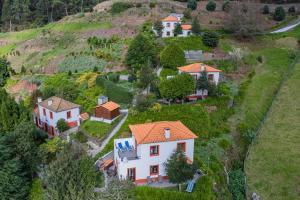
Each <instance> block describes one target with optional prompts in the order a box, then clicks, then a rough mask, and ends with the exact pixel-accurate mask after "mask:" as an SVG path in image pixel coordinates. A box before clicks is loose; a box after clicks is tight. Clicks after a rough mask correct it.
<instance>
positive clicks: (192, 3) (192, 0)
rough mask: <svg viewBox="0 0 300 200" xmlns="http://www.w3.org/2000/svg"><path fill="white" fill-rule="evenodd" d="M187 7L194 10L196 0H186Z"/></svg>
mask: <svg viewBox="0 0 300 200" xmlns="http://www.w3.org/2000/svg"><path fill="white" fill-rule="evenodd" d="M187 8H189V9H191V10H196V9H197V1H196V0H188V3H187Z"/></svg>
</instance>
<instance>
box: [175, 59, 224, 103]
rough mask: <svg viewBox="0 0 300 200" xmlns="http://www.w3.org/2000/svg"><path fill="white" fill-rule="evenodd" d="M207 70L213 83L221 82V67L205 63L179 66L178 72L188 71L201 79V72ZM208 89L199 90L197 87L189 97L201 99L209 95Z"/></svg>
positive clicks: (209, 79) (208, 76)
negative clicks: (217, 67)
mask: <svg viewBox="0 0 300 200" xmlns="http://www.w3.org/2000/svg"><path fill="white" fill-rule="evenodd" d="M203 71H206V72H207V79H208V81H210V82H211V83H214V84H215V85H218V84H219V79H220V73H221V72H222V71H221V70H219V69H216V68H213V67H210V66H208V65H206V64H203V63H193V64H190V65H186V66H182V67H178V72H179V74H181V73H188V74H190V75H192V76H194V77H195V79H196V80H198V79H199V77H200V76H201V72H203ZM207 95H208V91H207V90H203V91H202V90H198V89H196V91H195V93H194V94H191V95H189V96H188V99H190V100H193V99H200V98H202V97H204V98H205V97H207Z"/></svg>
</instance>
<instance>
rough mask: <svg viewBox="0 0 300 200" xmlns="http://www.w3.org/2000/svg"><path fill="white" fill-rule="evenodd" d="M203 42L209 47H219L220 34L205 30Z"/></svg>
mask: <svg viewBox="0 0 300 200" xmlns="http://www.w3.org/2000/svg"><path fill="white" fill-rule="evenodd" d="M202 42H203V44H205V45H206V46H209V47H217V46H218V44H219V35H218V33H216V32H205V33H204V34H203V37H202Z"/></svg>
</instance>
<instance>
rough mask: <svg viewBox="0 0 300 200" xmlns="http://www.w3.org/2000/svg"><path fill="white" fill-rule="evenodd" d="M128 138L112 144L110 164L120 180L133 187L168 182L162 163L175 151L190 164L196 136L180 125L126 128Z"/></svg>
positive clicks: (142, 125)
mask: <svg viewBox="0 0 300 200" xmlns="http://www.w3.org/2000/svg"><path fill="white" fill-rule="evenodd" d="M129 128H130V130H131V133H132V136H131V137H129V138H122V139H115V140H114V163H115V166H116V169H117V174H118V177H119V178H120V179H126V178H129V179H131V180H132V181H134V182H135V183H136V184H143V183H146V182H147V181H149V179H150V180H151V181H158V180H159V179H161V180H162V179H168V177H167V174H166V169H165V166H164V163H166V161H167V160H168V159H169V158H170V156H171V155H172V153H174V152H175V151H176V150H177V149H179V148H180V149H181V150H183V151H184V152H185V154H186V157H187V161H188V162H189V163H192V162H193V158H194V140H195V139H196V138H197V136H196V135H195V134H194V133H193V132H192V131H191V130H190V129H189V128H187V127H186V126H185V125H184V124H183V123H181V122H180V121H160V122H153V123H146V124H137V125H130V126H129Z"/></svg>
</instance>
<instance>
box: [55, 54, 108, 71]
mask: <svg viewBox="0 0 300 200" xmlns="http://www.w3.org/2000/svg"><path fill="white" fill-rule="evenodd" d="M106 65H107V62H106V61H104V60H101V59H97V58H95V57H93V56H85V55H82V56H76V57H73V56H69V57H66V58H65V59H64V60H63V61H61V62H60V63H59V64H58V70H59V72H68V71H77V72H78V71H80V72H82V71H89V70H93V69H94V68H95V67H98V69H99V70H100V71H102V69H103V68H104V66H106Z"/></svg>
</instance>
